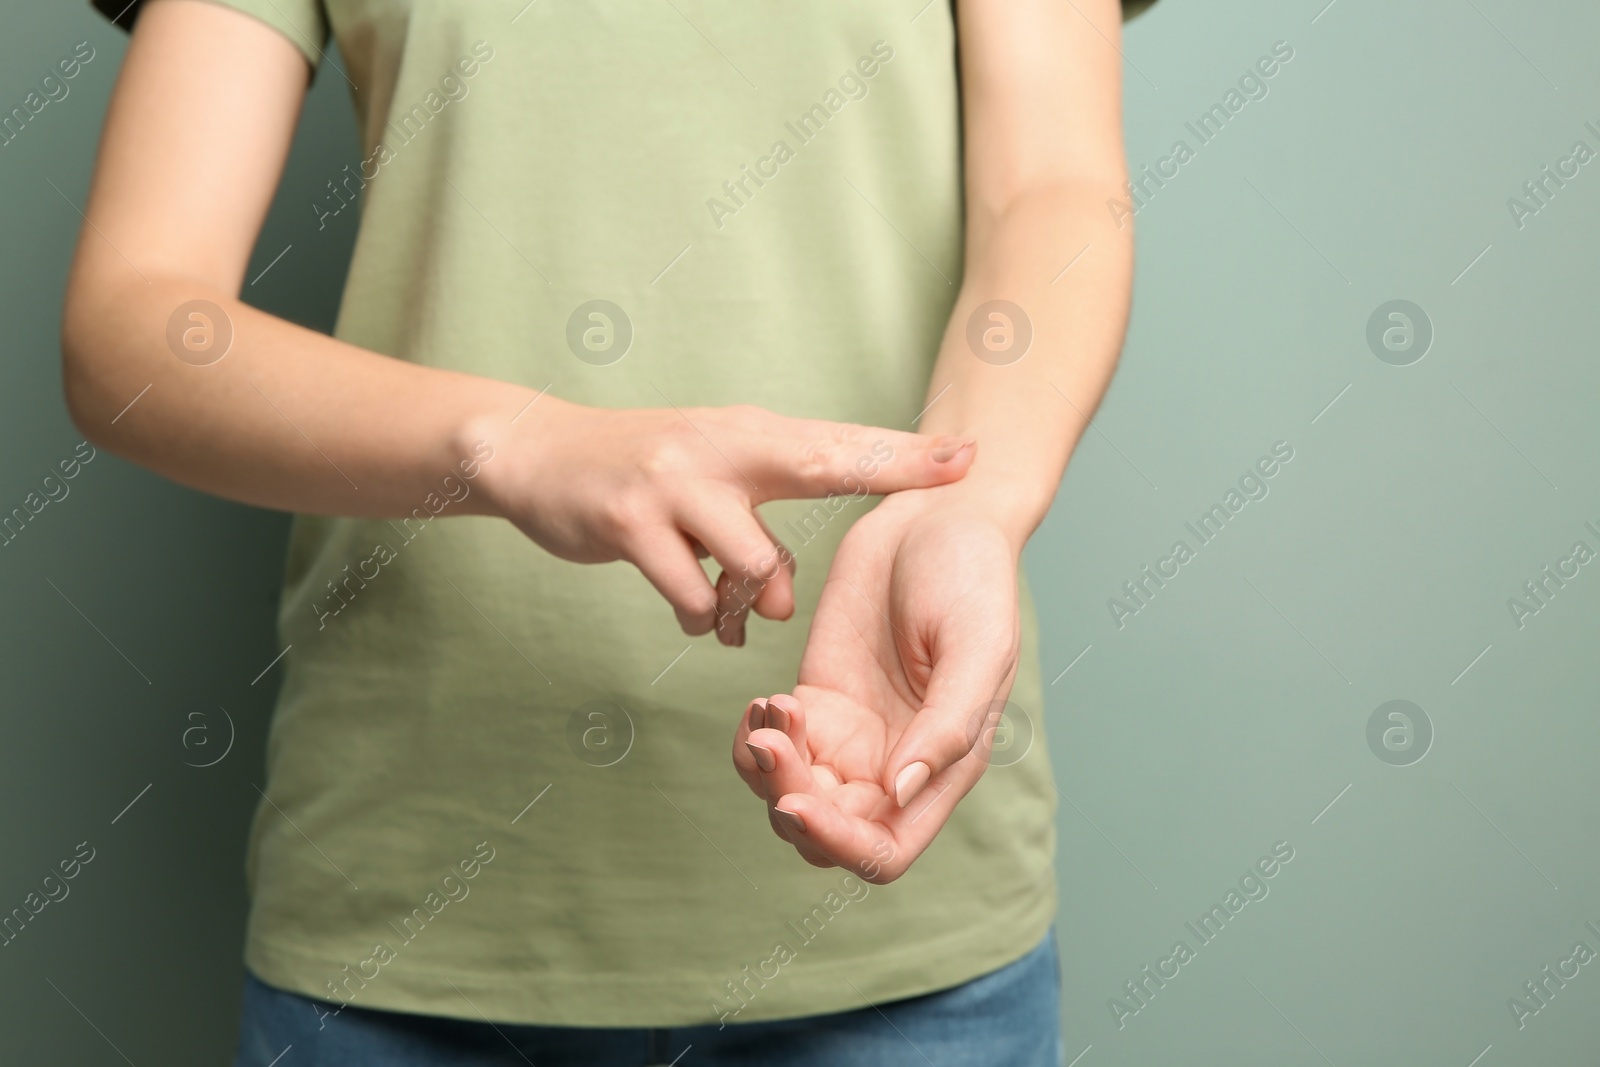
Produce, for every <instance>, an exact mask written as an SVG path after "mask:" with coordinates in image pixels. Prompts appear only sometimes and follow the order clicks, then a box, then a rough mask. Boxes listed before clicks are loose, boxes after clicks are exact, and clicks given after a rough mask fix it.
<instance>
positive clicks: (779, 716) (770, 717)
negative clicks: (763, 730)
mask: <svg viewBox="0 0 1600 1067" xmlns="http://www.w3.org/2000/svg"><path fill="white" fill-rule="evenodd" d="M767 726H768V727H770V728H771V729H773V730H781V731H782V732H783V733H788V732H789V713H788V712H787V711H784V710H783V709H782V708H780V707H778V705H776V704H772V703H769V704H768V705H767Z"/></svg>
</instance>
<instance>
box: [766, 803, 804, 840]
mask: <svg viewBox="0 0 1600 1067" xmlns="http://www.w3.org/2000/svg"><path fill="white" fill-rule="evenodd" d="M772 810H773V811H774V812H776V813H777V815H778V818H779V819H781V820H783V824H784V825H785V826H787V827H788V828H789V829H791V830H798V831H799V832H800V833H802V834H803V833H805V832H806V821H805V820H804V819H802V818H801V817H800V813H799V812H797V811H785V810H783V809H782V808H773V809H772Z"/></svg>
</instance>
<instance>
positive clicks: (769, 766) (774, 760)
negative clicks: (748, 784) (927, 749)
mask: <svg viewBox="0 0 1600 1067" xmlns="http://www.w3.org/2000/svg"><path fill="white" fill-rule="evenodd" d="M744 747H745V748H748V749H749V750H750V754H751V755H752V756H754V757H755V758H756V766H757V767H760V768H761V769H762V770H763V771H766V772H767V773H768V774H771V773H772V772H773V771H775V770H777V769H778V757H776V756H774V755H773V754H772V749H770V748H763V747H762V746H760V745H758V744H756V743H755V742H754V741H746V742H745V743H744ZM924 770H926V768H924Z"/></svg>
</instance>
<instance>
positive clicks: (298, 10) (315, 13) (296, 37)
mask: <svg viewBox="0 0 1600 1067" xmlns="http://www.w3.org/2000/svg"><path fill="white" fill-rule="evenodd" d="M89 2H90V4H91V5H92V6H93V7H94V9H95V10H96V11H98V12H99V13H100V14H101V15H104V16H105V17H106V19H107V20H108V21H109V22H111V23H112V25H114V26H116V27H118V28H119V29H122V30H126V31H128V32H132V30H133V24H134V22H135V20H137V19H138V17H139V12H140V10H141V9H142V8H143V7H144V5H145V3H146V0H89ZM206 2H208V3H215V4H218V5H219V6H221V7H226V8H229V9H231V10H234V11H238V12H239V13H240V14H244V15H249V16H251V17H252V18H254V19H256V20H257V21H258V22H264V23H266V24H267V25H268V26H270V27H272V28H273V29H274V30H277V31H278V32H279V33H280V34H282V35H283V36H284V37H286V38H288V40H289V43H290V44H292V45H294V46H295V48H297V49H299V51H300V54H301V55H302V56H304V57H305V61H306V62H307V63H308V64H310V66H311V69H312V70H313V71H315V70H316V69H317V67H318V66H319V65H320V64H321V62H322V51H323V48H324V46H325V45H326V44H327V43H328V24H327V20H326V19H325V18H324V16H323V13H322V5H321V3H319V2H317V0H297V2H295V3H289V2H287V0H284V2H282V3H281V4H280V3H278V2H274V0H206ZM286 8H287V9H289V13H287V14H286V13H285V9H286Z"/></svg>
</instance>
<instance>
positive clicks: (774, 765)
mask: <svg viewBox="0 0 1600 1067" xmlns="http://www.w3.org/2000/svg"><path fill="white" fill-rule="evenodd" d="M744 747H745V748H748V749H749V750H750V754H751V755H752V756H754V757H755V758H756V766H757V767H760V768H761V769H762V770H763V771H766V772H767V773H768V774H771V773H772V772H773V771H775V770H777V769H778V757H776V756H774V755H773V754H772V749H770V748H763V747H762V746H761V745H758V744H756V743H755V742H754V741H746V742H745V743H744Z"/></svg>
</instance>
